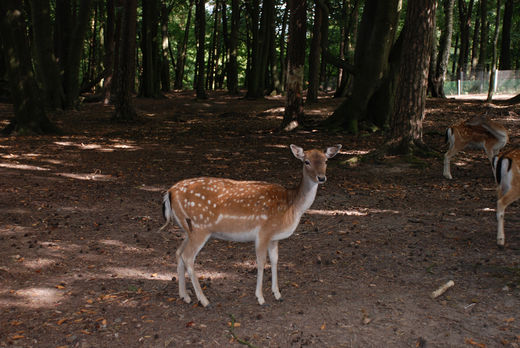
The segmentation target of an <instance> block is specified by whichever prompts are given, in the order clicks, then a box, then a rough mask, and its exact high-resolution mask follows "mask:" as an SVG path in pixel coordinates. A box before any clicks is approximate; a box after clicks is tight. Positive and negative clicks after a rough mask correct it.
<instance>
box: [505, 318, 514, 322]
mask: <svg viewBox="0 0 520 348" xmlns="http://www.w3.org/2000/svg"><path fill="white" fill-rule="evenodd" d="M504 321H505V322H506V323H512V322H513V321H515V318H507V319H504Z"/></svg>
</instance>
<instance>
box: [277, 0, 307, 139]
mask: <svg viewBox="0 0 520 348" xmlns="http://www.w3.org/2000/svg"><path fill="white" fill-rule="evenodd" d="M306 2H307V1H306V0H289V8H290V15H289V42H288V48H287V55H288V60H289V62H288V68H287V97H286V103H285V113H284V117H283V121H282V128H283V129H284V130H285V131H291V130H293V129H295V128H297V127H299V126H302V125H303V123H304V117H305V114H304V110H303V94H302V93H303V91H302V85H303V75H304V66H305V35H306V24H307V23H306V22H307V4H306Z"/></svg>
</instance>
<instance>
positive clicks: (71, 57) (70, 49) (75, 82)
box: [63, 0, 92, 107]
mask: <svg viewBox="0 0 520 348" xmlns="http://www.w3.org/2000/svg"><path fill="white" fill-rule="evenodd" d="M91 3H92V0H81V1H80V5H79V9H78V11H77V13H75V24H74V26H73V28H72V33H71V36H70V37H69V42H68V46H67V60H66V62H65V68H64V75H63V78H64V84H65V85H64V90H65V100H66V105H67V107H74V106H75V104H76V102H77V98H78V96H79V68H80V62H81V54H82V52H83V41H84V39H85V34H86V32H87V28H88V22H89V19H90V5H91Z"/></svg>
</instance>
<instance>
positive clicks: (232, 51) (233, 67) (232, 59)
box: [227, 0, 240, 95]
mask: <svg viewBox="0 0 520 348" xmlns="http://www.w3.org/2000/svg"><path fill="white" fill-rule="evenodd" d="M239 27H240V6H239V0H232V1H231V32H230V34H229V47H228V48H229V61H228V66H227V88H228V91H229V93H230V94H234V95H236V94H238V62H237V57H238V52H237V49H238V30H239Z"/></svg>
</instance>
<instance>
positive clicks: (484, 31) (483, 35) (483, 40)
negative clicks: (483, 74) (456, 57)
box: [477, 0, 489, 71]
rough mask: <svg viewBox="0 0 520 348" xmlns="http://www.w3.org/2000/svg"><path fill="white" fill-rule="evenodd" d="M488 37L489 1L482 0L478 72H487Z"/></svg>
mask: <svg viewBox="0 0 520 348" xmlns="http://www.w3.org/2000/svg"><path fill="white" fill-rule="evenodd" d="M488 36H489V21H488V2H487V0H480V50H479V55H478V63H477V70H480V71H485V70H486V61H487V56H488V50H487V46H488Z"/></svg>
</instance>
